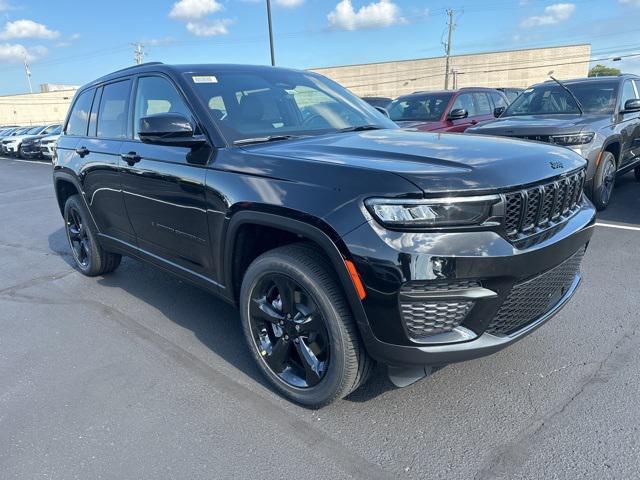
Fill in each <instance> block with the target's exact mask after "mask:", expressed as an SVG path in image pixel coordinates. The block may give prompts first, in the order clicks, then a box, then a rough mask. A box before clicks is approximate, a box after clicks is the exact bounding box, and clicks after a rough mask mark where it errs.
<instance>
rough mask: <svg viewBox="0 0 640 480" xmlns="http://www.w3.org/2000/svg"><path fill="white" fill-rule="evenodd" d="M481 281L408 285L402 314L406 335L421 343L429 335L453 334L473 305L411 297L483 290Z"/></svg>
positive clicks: (401, 291) (401, 303)
mask: <svg viewBox="0 0 640 480" xmlns="http://www.w3.org/2000/svg"><path fill="white" fill-rule="evenodd" d="M480 286H481V285H480V283H479V282H475V281H467V280H461V281H458V282H409V283H406V284H405V285H403V286H402V288H401V290H400V298H401V301H400V313H401V314H402V320H403V322H404V325H405V328H406V330H407V334H408V335H409V337H410V338H412V339H413V340H418V341H420V340H421V339H424V338H425V337H428V336H430V335H435V334H438V333H445V332H450V331H451V330H453V329H454V328H455V327H457V326H459V325H460V324H461V323H462V322H463V321H464V319H465V318H466V316H467V314H468V313H469V311H470V310H471V308H472V307H473V304H474V302H473V301H469V300H464V299H460V300H458V299H446V298H434V299H429V298H422V299H421V298H409V297H410V296H411V295H414V296H415V295H419V294H425V293H450V292H454V291H460V290H466V289H470V288H477V287H480Z"/></svg>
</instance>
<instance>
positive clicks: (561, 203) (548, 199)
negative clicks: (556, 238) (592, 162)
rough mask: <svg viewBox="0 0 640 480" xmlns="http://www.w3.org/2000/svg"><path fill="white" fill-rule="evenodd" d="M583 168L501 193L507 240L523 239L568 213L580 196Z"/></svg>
mask: <svg viewBox="0 0 640 480" xmlns="http://www.w3.org/2000/svg"><path fill="white" fill-rule="evenodd" d="M584 178H585V174H584V171H581V172H578V173H574V174H572V175H569V176H568V177H566V178H563V179H561V180H557V181H554V182H548V183H544V184H541V185H536V186H535V187H531V188H528V189H523V190H519V191H516V192H509V193H507V194H505V196H504V198H505V220H504V227H505V230H506V234H507V237H508V238H509V240H512V241H516V240H522V239H524V238H527V237H529V236H531V235H535V234H537V233H540V232H542V231H544V230H546V229H548V228H551V227H553V226H555V225H557V224H559V223H561V222H563V221H565V220H566V219H567V218H568V217H569V216H571V215H572V214H573V213H575V211H576V210H577V207H578V205H579V203H580V200H581V198H582V188H583V186H584Z"/></svg>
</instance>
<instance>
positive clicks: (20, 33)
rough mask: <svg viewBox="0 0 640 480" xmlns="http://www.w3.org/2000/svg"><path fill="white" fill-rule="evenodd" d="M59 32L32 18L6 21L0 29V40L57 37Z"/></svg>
mask: <svg viewBox="0 0 640 480" xmlns="http://www.w3.org/2000/svg"><path fill="white" fill-rule="evenodd" d="M59 36H60V32H56V31H55V30H50V29H49V28H48V27H47V26H46V25H43V24H41V23H36V22H34V21H33V20H16V21H15V22H7V23H5V24H4V27H3V29H2V30H1V31H0V40H11V39H13V38H58V37H59Z"/></svg>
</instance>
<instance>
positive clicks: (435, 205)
mask: <svg viewBox="0 0 640 480" xmlns="http://www.w3.org/2000/svg"><path fill="white" fill-rule="evenodd" d="M501 204H502V202H501V199H500V196H499V195H486V196H476V197H448V198H436V199H421V200H396V199H388V198H370V199H369V200H367V201H366V202H365V205H366V206H367V209H368V210H369V212H370V213H371V214H372V215H373V216H374V217H375V218H376V219H377V220H378V221H379V222H380V223H382V224H383V225H387V226H389V227H392V228H393V227H396V228H397V227H409V228H421V227H422V228H430V227H431V228H438V227H468V226H478V225H497V224H498V223H499V218H498V217H499V216H500V212H499V211H498V210H499V206H500V205H501Z"/></svg>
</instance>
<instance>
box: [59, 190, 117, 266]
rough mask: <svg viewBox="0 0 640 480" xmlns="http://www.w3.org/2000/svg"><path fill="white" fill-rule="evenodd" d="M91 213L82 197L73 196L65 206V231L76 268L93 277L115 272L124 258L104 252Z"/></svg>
mask: <svg viewBox="0 0 640 480" xmlns="http://www.w3.org/2000/svg"><path fill="white" fill-rule="evenodd" d="M89 218H90V217H89V212H88V211H87V207H85V205H84V202H83V201H82V199H81V198H80V195H72V196H70V197H69V199H68V200H67V202H66V203H65V205H64V220H65V230H66V232H67V240H68V241H69V246H70V247H71V253H72V254H73V259H74V261H75V263H76V267H78V270H80V271H81V272H82V273H83V274H85V275H87V276H89V277H93V276H96V275H104V274H106V273H109V272H112V271H114V270H115V269H116V268H118V265H120V260H121V259H122V257H121V256H120V255H119V254H117V253H111V252H107V251H106V250H104V249H103V248H102V247H101V246H100V244H99V243H98V241H97V232H96V231H95V229H94V228H93V226H92V225H91V222H90V220H89Z"/></svg>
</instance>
